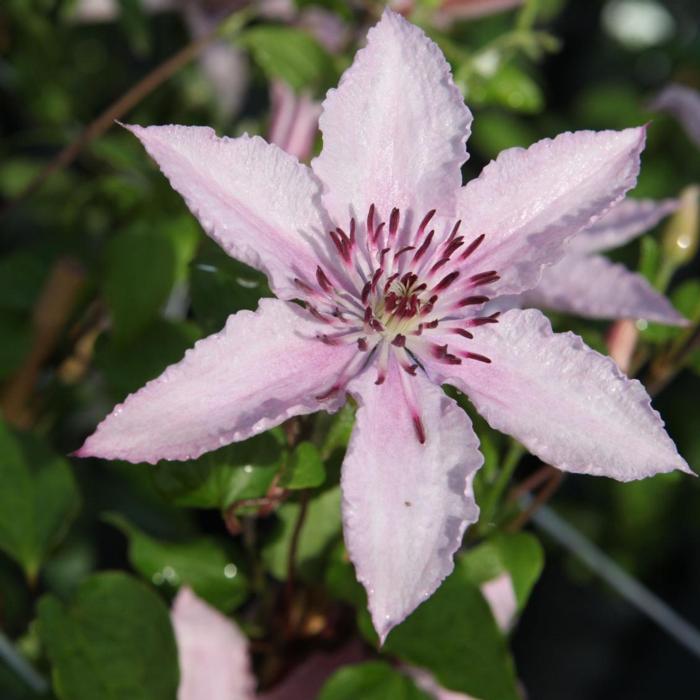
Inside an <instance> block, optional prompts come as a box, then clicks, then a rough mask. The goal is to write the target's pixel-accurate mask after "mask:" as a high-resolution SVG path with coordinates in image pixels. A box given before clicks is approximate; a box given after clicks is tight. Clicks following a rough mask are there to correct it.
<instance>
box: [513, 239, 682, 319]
mask: <svg viewBox="0 0 700 700" xmlns="http://www.w3.org/2000/svg"><path fill="white" fill-rule="evenodd" d="M581 235H583V234H581ZM521 304H522V306H536V307H539V308H545V309H554V310H556V311H564V312H566V313H570V314H575V315H577V316H584V317H586V318H634V319H638V318H642V319H645V320H647V321H656V322H658V323H667V324H670V325H686V324H687V321H686V320H685V319H684V318H683V316H681V314H679V313H678V312H677V311H676V310H675V309H674V308H673V306H672V305H671V302H670V301H669V300H668V299H667V298H666V297H665V296H663V294H659V292H657V291H656V290H655V289H654V288H653V287H652V286H651V285H650V284H649V283H648V282H647V281H646V280H645V279H644V277H642V276H641V275H638V274H636V273H634V272H630V271H629V270H628V269H627V268H625V267H624V266H623V265H618V264H616V263H612V262H610V260H608V259H607V258H604V257H602V256H600V255H566V256H564V257H563V258H562V259H561V260H560V261H559V262H558V263H556V264H555V265H552V266H551V267H548V268H546V269H545V270H544V272H543V274H542V279H541V280H540V283H539V284H538V285H537V287H535V288H534V289H531V290H529V291H527V292H525V293H524V294H523V295H522V300H521Z"/></svg>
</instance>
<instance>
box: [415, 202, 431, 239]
mask: <svg viewBox="0 0 700 700" xmlns="http://www.w3.org/2000/svg"><path fill="white" fill-rule="evenodd" d="M435 211H436V210H435V209H431V210H430V211H429V212H428V213H427V214H426V215H425V216H424V217H423V221H421V222H420V226H419V227H418V230H417V231H416V237H415V241H416V243H417V242H418V239H419V238H420V237H421V236H422V235H423V234H424V233H425V229H426V228H427V227H428V224H429V223H430V220H431V219H432V218H433V217H434V216H435Z"/></svg>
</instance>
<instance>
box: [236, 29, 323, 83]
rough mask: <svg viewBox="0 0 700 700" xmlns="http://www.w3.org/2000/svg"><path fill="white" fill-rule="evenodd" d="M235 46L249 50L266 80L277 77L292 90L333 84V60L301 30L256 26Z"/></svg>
mask: <svg viewBox="0 0 700 700" xmlns="http://www.w3.org/2000/svg"><path fill="white" fill-rule="evenodd" d="M238 43H239V44H241V45H242V46H245V47H246V48H248V49H249V50H250V52H251V53H252V54H253V58H254V59H255V61H256V63H257V64H258V65H259V66H260V68H262V70H263V71H264V72H265V74H266V75H267V78H268V80H274V79H275V78H279V79H281V80H283V81H284V82H286V83H288V84H289V85H291V86H292V87H293V88H294V89H295V90H302V89H309V88H316V89H322V88H326V87H330V86H331V85H333V84H334V83H335V79H336V75H335V71H334V67H333V59H332V58H331V56H330V55H329V54H328V52H327V51H326V50H325V49H324V48H323V47H322V46H321V45H320V44H319V43H318V42H317V41H316V40H315V39H314V38H313V37H312V36H311V35H310V34H307V33H306V32H305V31H303V30H301V29H296V28H294V27H287V26H282V25H256V26H254V27H253V28H251V29H248V30H246V31H245V32H243V33H242V34H241V35H240V36H239V38H238Z"/></svg>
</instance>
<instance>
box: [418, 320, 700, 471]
mask: <svg viewBox="0 0 700 700" xmlns="http://www.w3.org/2000/svg"><path fill="white" fill-rule="evenodd" d="M468 349H469V350H470V351H473V352H476V353H480V354H482V355H485V356H487V357H489V358H490V359H491V363H490V364H486V363H482V362H475V361H465V362H464V363H462V364H461V365H444V364H440V365H438V364H436V363H431V366H430V370H431V371H432V373H433V374H434V376H435V378H436V379H439V380H440V381H444V382H447V383H450V384H453V385H454V386H456V387H457V388H458V389H460V390H461V391H463V392H464V393H466V394H467V395H468V396H469V398H470V399H471V401H472V403H473V404H474V405H475V406H476V408H477V410H478V411H479V413H481V414H482V415H483V416H484V418H486V420H487V421H488V422H489V424H490V425H491V426H492V427H493V428H496V429H497V430H500V431H501V432H504V433H508V434H510V435H512V436H513V437H515V438H516V439H517V440H519V441H520V442H521V443H523V445H525V446H526V447H527V448H528V449H529V450H530V452H532V453H533V454H534V455H536V456H537V457H539V458H540V459H542V460H544V461H545V462H547V463H549V464H552V465H553V466H555V467H559V468H560V469H564V470H566V471H570V472H580V473H584V474H596V475H602V476H611V477H613V478H615V479H619V480H620V481H629V480H632V479H640V478H643V477H646V476H651V475H653V474H658V473H661V472H670V471H672V470H674V469H679V470H681V471H685V472H689V473H691V472H690V469H689V468H688V465H687V464H686V463H685V460H683V458H682V457H681V456H680V455H679V454H678V452H677V450H676V447H675V445H674V444H673V441H672V440H671V439H670V438H669V436H668V435H667V434H666V431H665V430H664V427H663V426H664V424H663V421H662V420H661V418H660V417H659V414H658V413H657V412H656V411H655V410H654V409H653V408H652V407H651V402H650V399H649V396H648V395H647V392H646V390H645V389H644V387H643V386H642V385H641V384H640V383H639V382H638V381H637V380H636V379H628V378H627V377H625V376H624V374H622V372H620V370H619V369H618V367H617V366H616V365H615V363H614V362H613V361H612V360H611V359H610V358H609V357H604V356H603V355H600V354H598V353H597V352H594V351H593V350H591V349H590V348H589V347H587V346H586V345H585V344H584V343H583V341H582V340H581V339H580V338H579V337H578V336H577V335H574V334H573V333H558V334H554V333H552V329H551V326H550V324H549V321H548V320H547V319H546V318H545V316H543V315H542V314H541V313H540V312H539V311H537V310H535V309H529V310H527V311H519V310H512V311H508V312H506V313H505V314H504V315H503V316H501V318H500V321H499V323H497V324H495V325H493V326H484V327H483V328H480V329H479V333H478V335H477V334H475V337H474V340H471V341H469V348H468ZM452 351H453V352H455V350H454V348H453V349H452Z"/></svg>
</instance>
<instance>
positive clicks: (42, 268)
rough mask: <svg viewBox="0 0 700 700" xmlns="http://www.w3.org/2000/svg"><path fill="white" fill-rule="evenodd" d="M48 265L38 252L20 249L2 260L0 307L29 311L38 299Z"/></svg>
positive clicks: (0, 268) (0, 264) (0, 267)
mask: <svg viewBox="0 0 700 700" xmlns="http://www.w3.org/2000/svg"><path fill="white" fill-rule="evenodd" d="M47 270H48V266H47V265H46V263H45V262H44V261H43V260H42V259H41V258H40V257H39V256H38V255H36V253H30V252H29V251H19V252H17V253H14V254H13V255H6V256H5V257H3V258H2V260H0V307H2V308H4V309H12V310H15V311H27V310H29V309H31V308H32V305H33V304H34V301H35V300H36V298H37V296H38V294H39V291H40V290H41V285H42V284H43V283H44V278H45V277H46V273H47Z"/></svg>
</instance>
